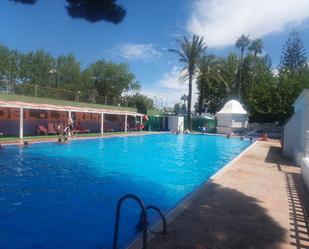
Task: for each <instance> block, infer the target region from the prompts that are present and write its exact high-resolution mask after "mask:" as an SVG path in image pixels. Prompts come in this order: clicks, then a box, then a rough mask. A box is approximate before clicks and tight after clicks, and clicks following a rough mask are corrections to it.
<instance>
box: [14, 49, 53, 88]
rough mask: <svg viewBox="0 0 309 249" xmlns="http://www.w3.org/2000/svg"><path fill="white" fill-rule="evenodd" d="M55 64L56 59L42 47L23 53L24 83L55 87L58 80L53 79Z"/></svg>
mask: <svg viewBox="0 0 309 249" xmlns="http://www.w3.org/2000/svg"><path fill="white" fill-rule="evenodd" d="M55 65H56V60H55V59H54V58H53V57H52V56H51V55H50V54H49V53H47V52H45V51H44V50H42V49H40V50H37V51H36V52H30V53H27V54H23V55H22V57H21V62H20V76H21V78H22V79H23V83H29V84H36V85H41V86H48V87H55V85H56V81H53V79H52V75H51V70H52V69H54V68H55Z"/></svg>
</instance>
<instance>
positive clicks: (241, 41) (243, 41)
mask: <svg viewBox="0 0 309 249" xmlns="http://www.w3.org/2000/svg"><path fill="white" fill-rule="evenodd" d="M249 44H250V40H249V36H248V35H241V36H240V37H239V38H238V39H237V41H236V43H235V46H236V48H239V49H240V70H239V85H238V97H239V98H240V92H241V85H242V82H241V81H242V64H243V56H244V52H245V49H246V48H247V47H248V46H249Z"/></svg>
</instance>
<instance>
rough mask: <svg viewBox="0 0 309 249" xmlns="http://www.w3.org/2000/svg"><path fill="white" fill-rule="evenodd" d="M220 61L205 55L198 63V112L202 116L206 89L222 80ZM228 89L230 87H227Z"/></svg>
mask: <svg viewBox="0 0 309 249" xmlns="http://www.w3.org/2000/svg"><path fill="white" fill-rule="evenodd" d="M219 78H220V74H219V61H218V60H217V58H216V57H215V56H213V55H203V56H202V58H201V59H200V61H199V63H198V76H197V81H196V82H197V90H198V112H199V115H201V114H202V111H203V109H204V108H203V107H204V100H205V96H206V95H207V93H206V89H207V88H209V87H211V86H209V84H211V82H214V81H216V80H220V79H219ZM227 87H228V86H227Z"/></svg>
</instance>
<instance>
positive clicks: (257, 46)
mask: <svg viewBox="0 0 309 249" xmlns="http://www.w3.org/2000/svg"><path fill="white" fill-rule="evenodd" d="M263 48H264V44H263V41H262V39H260V38H258V39H255V40H253V41H251V44H250V46H249V47H248V50H249V51H251V52H253V55H254V58H255V59H256V57H257V55H258V54H261V53H262V51H263Z"/></svg>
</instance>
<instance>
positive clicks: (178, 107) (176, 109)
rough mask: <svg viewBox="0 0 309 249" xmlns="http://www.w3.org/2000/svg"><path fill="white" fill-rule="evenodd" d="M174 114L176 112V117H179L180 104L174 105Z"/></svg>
mask: <svg viewBox="0 0 309 249" xmlns="http://www.w3.org/2000/svg"><path fill="white" fill-rule="evenodd" d="M173 112H174V113H175V114H176V115H179V114H180V104H179V103H176V104H175V105H174V109H173Z"/></svg>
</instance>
